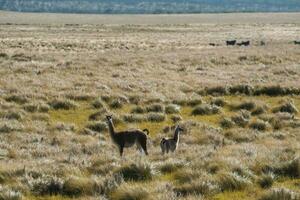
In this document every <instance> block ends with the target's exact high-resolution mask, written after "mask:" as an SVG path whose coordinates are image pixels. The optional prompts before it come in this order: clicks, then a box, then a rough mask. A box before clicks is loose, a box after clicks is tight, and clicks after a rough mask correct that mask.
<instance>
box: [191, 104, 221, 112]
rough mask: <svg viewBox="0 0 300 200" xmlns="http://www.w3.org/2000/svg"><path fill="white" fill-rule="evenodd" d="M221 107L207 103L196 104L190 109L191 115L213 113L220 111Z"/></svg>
mask: <svg viewBox="0 0 300 200" xmlns="http://www.w3.org/2000/svg"><path fill="white" fill-rule="evenodd" d="M220 111H221V109H220V107H218V106H211V105H208V104H203V105H199V106H196V107H195V108H194V109H193V110H192V115H213V114H218V113H220Z"/></svg>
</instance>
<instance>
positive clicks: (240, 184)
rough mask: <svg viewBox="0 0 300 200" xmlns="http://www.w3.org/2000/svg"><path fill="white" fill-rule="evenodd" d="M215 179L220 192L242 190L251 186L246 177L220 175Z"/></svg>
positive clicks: (229, 174)
mask: <svg viewBox="0 0 300 200" xmlns="http://www.w3.org/2000/svg"><path fill="white" fill-rule="evenodd" d="M217 177H218V178H217V179H218V180H217V182H218V184H219V186H220V189H221V191H234V190H242V189H245V188H246V187H247V186H249V185H251V184H252V183H251V181H250V180H249V179H248V178H247V177H242V176H240V175H238V174H237V173H221V174H218V176H217Z"/></svg>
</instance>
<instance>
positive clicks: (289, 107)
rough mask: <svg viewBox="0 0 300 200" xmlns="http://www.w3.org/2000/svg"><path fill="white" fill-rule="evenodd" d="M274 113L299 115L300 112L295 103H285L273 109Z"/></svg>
mask: <svg viewBox="0 0 300 200" xmlns="http://www.w3.org/2000/svg"><path fill="white" fill-rule="evenodd" d="M273 112H274V113H277V112H287V113H290V114H297V113H298V112H299V111H298V109H297V107H296V106H295V105H294V103H293V102H285V103H283V104H282V105H280V106H278V107H276V108H274V109H273Z"/></svg>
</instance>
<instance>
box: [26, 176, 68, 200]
mask: <svg viewBox="0 0 300 200" xmlns="http://www.w3.org/2000/svg"><path fill="white" fill-rule="evenodd" d="M63 184H64V181H63V180H62V179H60V178H58V177H53V176H45V175H43V176H41V177H38V178H37V179H32V180H30V181H29V185H30V188H31V191H32V192H33V193H34V194H36V195H57V194H61V193H62V189H63Z"/></svg>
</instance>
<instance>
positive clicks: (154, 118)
mask: <svg viewBox="0 0 300 200" xmlns="http://www.w3.org/2000/svg"><path fill="white" fill-rule="evenodd" d="M146 118H147V121H149V122H163V121H165V119H166V116H165V115H164V114H162V113H155V112H150V113H148V114H147V115H146Z"/></svg>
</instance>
